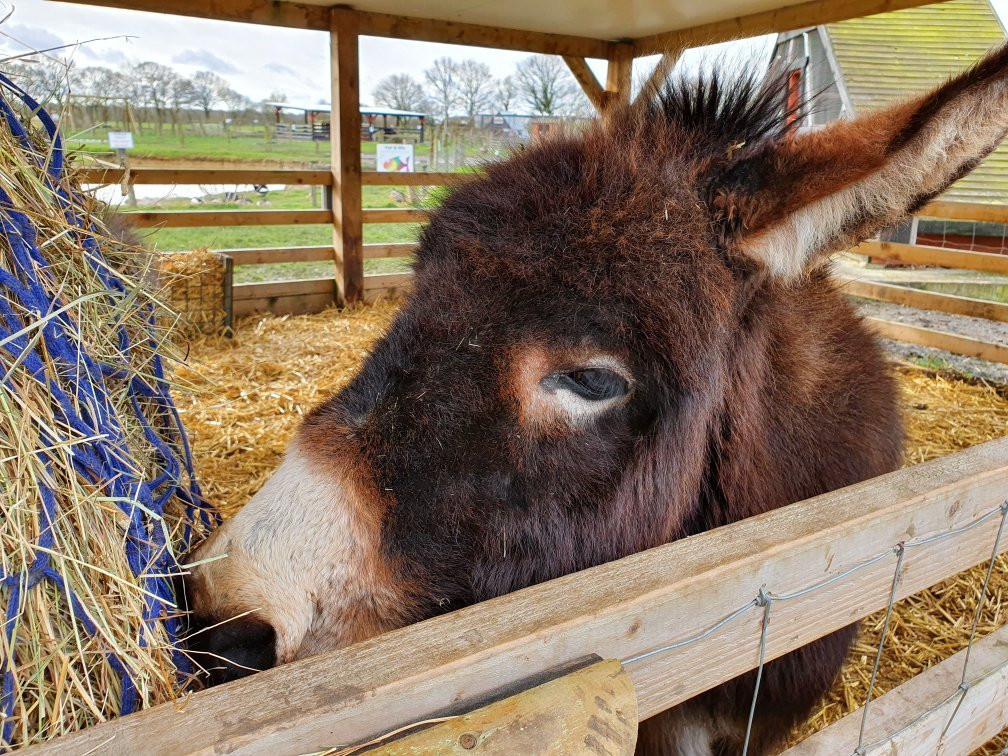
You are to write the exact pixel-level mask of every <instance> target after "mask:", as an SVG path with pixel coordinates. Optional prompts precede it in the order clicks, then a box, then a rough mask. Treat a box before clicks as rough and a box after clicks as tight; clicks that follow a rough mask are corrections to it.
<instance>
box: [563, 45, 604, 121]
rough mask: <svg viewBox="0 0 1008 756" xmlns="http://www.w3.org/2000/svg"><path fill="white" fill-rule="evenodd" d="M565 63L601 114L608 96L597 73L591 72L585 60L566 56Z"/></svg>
mask: <svg viewBox="0 0 1008 756" xmlns="http://www.w3.org/2000/svg"><path fill="white" fill-rule="evenodd" d="M564 63H566V64H567V68H569V69H570V72H571V73H572V74H574V79H575V80H576V81H577V83H578V84H579V85H580V87H581V91H582V92H584V93H585V97H587V98H588V100H589V101H590V102H591V104H592V105H594V106H595V110H596V111H598V112H599V113H601V112H602V109H603V108H605V104H606V95H605V90H604V89H603V88H602V85H601V84H600V83H599V80H598V79H597V78H595V72H594V71H592V70H591V68H590V67H589V66H588V63H587V62H586V61H585V59H584V58H578V57H575V56H573V55H565V56H564Z"/></svg>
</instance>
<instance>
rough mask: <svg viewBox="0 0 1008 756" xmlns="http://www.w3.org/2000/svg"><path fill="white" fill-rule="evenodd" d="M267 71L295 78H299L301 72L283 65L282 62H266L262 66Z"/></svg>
mask: <svg viewBox="0 0 1008 756" xmlns="http://www.w3.org/2000/svg"><path fill="white" fill-rule="evenodd" d="M263 68H265V69H266V70H267V71H269V72H271V73H275V74H280V75H281V76H293V77H295V78H300V77H301V76H302V74H301V73H299V72H298V71H296V70H295V69H293V68H291V67H290V66H285V65H284V64H283V63H267V64H266V65H265V66H263Z"/></svg>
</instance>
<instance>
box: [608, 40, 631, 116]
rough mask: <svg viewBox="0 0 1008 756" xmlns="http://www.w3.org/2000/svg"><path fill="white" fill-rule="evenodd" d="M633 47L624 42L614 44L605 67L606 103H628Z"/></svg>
mask: <svg viewBox="0 0 1008 756" xmlns="http://www.w3.org/2000/svg"><path fill="white" fill-rule="evenodd" d="M633 59H634V55H633V46H632V45H631V44H629V43H626V42H621V43H618V44H614V45H613V46H612V48H611V50H610V52H609V65H608V66H607V67H606V85H605V91H606V100H607V102H629V101H630V76H631V74H632V73H633Z"/></svg>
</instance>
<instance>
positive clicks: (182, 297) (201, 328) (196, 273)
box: [155, 248, 230, 336]
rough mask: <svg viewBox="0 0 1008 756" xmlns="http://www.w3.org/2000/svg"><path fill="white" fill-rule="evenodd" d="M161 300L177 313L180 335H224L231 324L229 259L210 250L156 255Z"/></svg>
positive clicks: (159, 253)
mask: <svg viewBox="0 0 1008 756" xmlns="http://www.w3.org/2000/svg"><path fill="white" fill-rule="evenodd" d="M155 259H156V265H157V273H158V276H157V278H158V283H157V288H158V290H159V291H160V298H161V300H162V301H163V302H164V303H165V305H167V307H168V308H170V310H171V312H173V313H178V315H179V317H180V320H181V322H180V323H178V324H177V325H176V326H175V332H176V333H177V334H179V335H180V336H195V335H197V334H204V335H207V336H220V335H225V331H226V330H227V328H228V325H229V317H228V312H227V305H226V302H225V297H226V289H227V286H228V285H229V284H230V282H229V281H228V280H227V278H228V269H227V264H226V263H227V260H226V258H225V257H224V256H223V255H220V254H218V253H216V252H212V251H210V250H209V249H205V248H203V249H194V250H190V251H186V252H156V253H155Z"/></svg>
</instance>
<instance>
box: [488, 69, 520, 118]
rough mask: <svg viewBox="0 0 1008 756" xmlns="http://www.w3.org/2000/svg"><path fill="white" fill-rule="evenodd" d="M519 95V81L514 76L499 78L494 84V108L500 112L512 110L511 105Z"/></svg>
mask: <svg viewBox="0 0 1008 756" xmlns="http://www.w3.org/2000/svg"><path fill="white" fill-rule="evenodd" d="M517 97H518V82H516V81H515V77H514V76H505V77H504V78H502V79H497V81H496V83H495V86H494V108H495V109H496V110H497V112H499V113H509V112H511V107H512V106H513V105H514V103H515V99H516V98H517Z"/></svg>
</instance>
